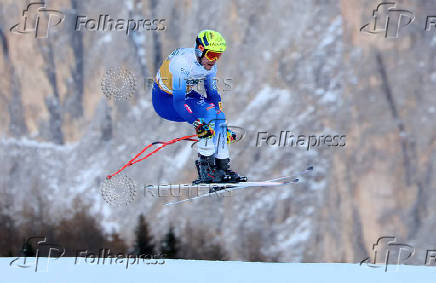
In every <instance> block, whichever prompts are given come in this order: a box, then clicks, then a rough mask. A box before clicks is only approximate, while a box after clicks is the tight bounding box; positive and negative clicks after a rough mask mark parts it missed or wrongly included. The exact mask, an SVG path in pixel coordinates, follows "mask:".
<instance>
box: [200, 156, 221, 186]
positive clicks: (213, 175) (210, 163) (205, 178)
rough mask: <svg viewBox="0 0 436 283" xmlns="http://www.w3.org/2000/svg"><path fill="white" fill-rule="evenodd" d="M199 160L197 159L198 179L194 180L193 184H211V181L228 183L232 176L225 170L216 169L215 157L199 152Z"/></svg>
mask: <svg viewBox="0 0 436 283" xmlns="http://www.w3.org/2000/svg"><path fill="white" fill-rule="evenodd" d="M198 157H199V158H198V160H196V161H195V166H196V167H197V172H198V179H197V180H195V181H193V182H192V184H194V185H198V184H210V183H227V182H229V181H230V177H229V176H227V175H226V173H225V171H224V170H216V168H215V157H214V156H213V155H211V156H204V155H201V154H198Z"/></svg>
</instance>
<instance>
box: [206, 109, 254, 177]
mask: <svg viewBox="0 0 436 283" xmlns="http://www.w3.org/2000/svg"><path fill="white" fill-rule="evenodd" d="M216 113H217V115H216V122H215V137H214V143H215V150H216V151H215V167H216V170H217V171H223V172H224V174H226V176H227V177H226V180H227V181H229V182H246V181H247V177H244V176H240V175H238V173H236V172H234V171H233V170H231V169H230V153H229V148H228V140H227V121H226V116H225V114H224V113H223V112H222V111H221V110H220V109H219V108H218V107H217V108H216Z"/></svg>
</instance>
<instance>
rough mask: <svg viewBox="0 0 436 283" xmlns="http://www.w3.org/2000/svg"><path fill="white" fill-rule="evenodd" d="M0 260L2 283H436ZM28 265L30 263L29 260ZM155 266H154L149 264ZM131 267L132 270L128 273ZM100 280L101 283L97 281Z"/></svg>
mask: <svg viewBox="0 0 436 283" xmlns="http://www.w3.org/2000/svg"><path fill="white" fill-rule="evenodd" d="M11 260H13V258H1V259H0V274H1V282H32V283H36V282H44V283H46V282H57V283H61V282H62V283H67V282H91V281H92V282H106V283H109V282H172V283H173V282H189V283H195V282H201V283H204V282H208V283H214V282H219V283H222V282H250V283H254V282H305V283H311V282H317V283H319V282H334V283H341V282H344V283H349V282H353V283H359V282H365V283H366V282H383V283H389V282H395V283H399V282H408V283H412V282H419V283H426V282H435V278H436V268H435V267H424V266H405V265H401V266H399V267H398V268H397V267H396V266H388V271H387V272H385V271H384V266H383V267H381V268H372V267H368V266H366V265H362V266H359V265H358V264H339V263H328V264H325V263H261V262H238V261H195V260H158V261H157V262H158V263H163V264H145V263H144V262H143V261H140V262H139V263H138V262H136V263H135V264H132V262H133V259H132V261H131V263H130V265H126V261H125V260H124V262H122V263H118V264H112V265H111V264H108V262H107V261H106V263H105V264H102V263H101V261H100V262H99V264H97V263H96V262H97V261H95V262H94V263H93V264H92V263H90V262H88V263H85V261H84V258H83V257H82V258H79V259H78V260H77V263H75V258H61V259H58V260H52V261H51V262H47V259H40V261H39V262H38V268H39V270H38V271H37V272H35V268H34V264H33V263H34V259H30V261H28V262H27V266H29V268H20V267H18V264H19V263H21V264H22V263H23V259H19V260H17V261H15V262H13V263H12V265H10V262H11ZM28 260H29V259H28ZM148 262H149V263H150V261H148ZM126 267H127V268H126ZM96 280H97V281H96Z"/></svg>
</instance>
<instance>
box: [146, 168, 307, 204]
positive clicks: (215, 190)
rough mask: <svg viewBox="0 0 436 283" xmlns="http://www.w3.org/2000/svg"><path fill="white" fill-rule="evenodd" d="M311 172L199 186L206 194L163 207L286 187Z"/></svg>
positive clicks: (305, 171)
mask: <svg viewBox="0 0 436 283" xmlns="http://www.w3.org/2000/svg"><path fill="white" fill-rule="evenodd" d="M311 171H313V166H309V167H307V168H306V170H304V171H303V172H300V173H298V174H295V175H291V176H283V177H279V178H275V179H271V180H267V181H260V182H242V183H217V184H201V185H200V186H204V187H207V188H209V192H208V193H205V194H202V195H198V196H195V197H191V198H186V199H182V200H178V201H172V202H168V203H165V204H164V205H165V206H171V205H176V204H180V203H184V202H187V201H191V202H192V201H194V200H197V199H200V198H205V197H210V196H218V195H221V194H224V193H228V192H231V191H235V190H239V189H246V188H250V187H276V186H281V185H286V184H292V183H298V182H300V180H301V177H302V176H303V175H305V174H307V173H309V172H311ZM293 176H294V177H293ZM295 176H296V177H295ZM179 186H180V187H185V188H191V187H194V186H195V185H187V184H184V185H179ZM148 188H150V189H151V188H153V186H148Z"/></svg>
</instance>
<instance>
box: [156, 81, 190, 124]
mask: <svg viewBox="0 0 436 283" xmlns="http://www.w3.org/2000/svg"><path fill="white" fill-rule="evenodd" d="M152 103H153V108H154V110H155V111H156V113H157V114H158V115H159V116H160V117H162V118H164V119H166V120H170V121H174V122H185V121H186V120H185V119H183V118H182V117H180V115H179V114H178V113H177V112H176V109H174V106H173V97H172V95H171V94H168V93H166V92H165V91H163V90H161V89H160V88H159V86H158V85H157V83H154V84H153V90H152Z"/></svg>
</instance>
